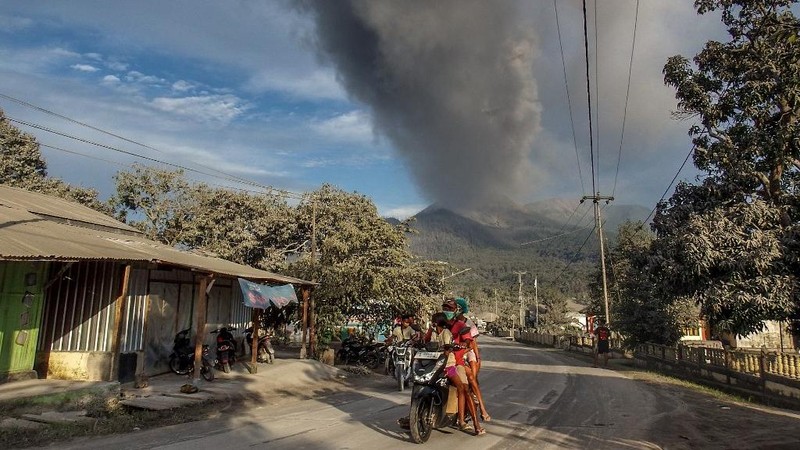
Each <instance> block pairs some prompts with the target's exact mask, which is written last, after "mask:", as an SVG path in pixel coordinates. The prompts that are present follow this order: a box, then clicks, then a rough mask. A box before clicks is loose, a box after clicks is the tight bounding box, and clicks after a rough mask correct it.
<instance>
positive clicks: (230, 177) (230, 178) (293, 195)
mask: <svg viewBox="0 0 800 450" xmlns="http://www.w3.org/2000/svg"><path fill="white" fill-rule="evenodd" d="M6 119H8V120H9V121H11V122H14V123H18V124H21V125H25V126H28V127H31V128H36V129H38V130H42V131H46V132H48V133H52V134H56V135H59V136H62V137H66V138H68V139H73V140H76V141H79V142H83V143H85V144H90V145H94V146H96V147H101V148H105V149H107V150H111V151H115V152H118V153H122V154H125V155H129V156H133V157H136V158H140V159H143V160H146V161H151V162H155V163H158V164H164V165H167V166H170V167H174V168H177V169H180V170H184V171H187V172H193V173H198V174H201V175H206V176H209V177H213V178H219V179H224V180H226V181H233V182H237V183H241V184H245V185H249V186H254V187H258V188H261V189H264V190H266V191H269V192H278V193H280V194H281V195H283V196H285V197H289V198H295V199H299V200H302V199H303V198H304V197H303V195H302V194H298V193H295V192H291V191H286V190H283V189H276V188H274V187H271V186H267V185H263V184H261V183H257V182H255V181H250V180H247V179H244V178H241V177H236V176H233V175H227V174H225V176H220V175H216V174H213V173H209V172H204V171H202V170H198V169H194V168H191V167H187V166H183V165H181V164H175V163H170V162H167V161H162V160H159V159H156V158H151V157H149V156H144V155H140V154H138V153H135V152H131V151H128V150H123V149H119V148H116V147H113V146H110V145H106V144H101V143H99V142H94V141H91V140H88V139H84V138H81V137H78V136H73V135H70V134H68V133H65V132H62V131H58V130H54V129H52V128H48V127H45V126H43V125H39V124H35V123H31V122H27V121H24V120H19V119H15V118H13V117H9V116H6ZM210 170H212V171H215V172H217V173H223V174H224V172H220V171H218V170H214V169H210Z"/></svg>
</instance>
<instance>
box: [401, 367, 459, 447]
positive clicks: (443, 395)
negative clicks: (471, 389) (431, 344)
mask: <svg viewBox="0 0 800 450" xmlns="http://www.w3.org/2000/svg"><path fill="white" fill-rule="evenodd" d="M412 364H413V370H412V382H413V384H414V387H413V390H412V393H411V413H410V415H409V429H410V431H411V439H412V440H413V441H414V442H416V443H417V444H422V443H424V442H426V441H427V440H428V438H430V436H431V432H432V431H433V430H434V429H436V428H445V427H449V426H453V425H455V424H456V423H457V422H458V419H457V416H458V392H457V390H456V388H455V386H452V385H450V383H449V382H448V380H447V376H446V375H445V365H446V364H447V356H446V355H445V354H444V353H443V352H440V351H418V352H416V354H415V355H414V359H413V363H412Z"/></svg>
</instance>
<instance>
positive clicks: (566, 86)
mask: <svg viewBox="0 0 800 450" xmlns="http://www.w3.org/2000/svg"><path fill="white" fill-rule="evenodd" d="M556 1H557V0H553V9H554V10H555V13H556V30H557V31H558V48H559V49H560V50H561V68H562V69H563V70H564V89H565V90H566V91H567V108H568V109H569V123H570V125H571V128H572V145H573V147H575V160H576V161H577V163H578V178H579V179H580V181H581V192H582V193H583V195H586V186H585V185H584V183H583V169H582V168H581V158H580V156H579V155H578V139H577V138H576V137H575V119H574V117H573V114H572V99H571V98H570V95H569V81H568V80H567V63H566V61H565V59H564V44H563V42H562V39H561V25H560V23H559V20H558V5H557V3H556Z"/></svg>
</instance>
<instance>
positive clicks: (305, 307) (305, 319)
mask: <svg viewBox="0 0 800 450" xmlns="http://www.w3.org/2000/svg"><path fill="white" fill-rule="evenodd" d="M301 292H302V296H303V336H302V337H301V338H300V359H306V356H307V354H306V331H307V330H308V297H309V288H308V286H303V287H302V289H301Z"/></svg>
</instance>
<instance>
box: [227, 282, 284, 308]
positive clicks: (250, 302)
mask: <svg viewBox="0 0 800 450" xmlns="http://www.w3.org/2000/svg"><path fill="white" fill-rule="evenodd" d="M239 286H240V287H241V288H242V299H243V301H244V304H245V305H247V306H249V307H251V308H259V309H267V308H269V307H270V306H273V305H274V306H275V307H276V308H278V309H280V308H283V307H284V306H286V305H288V304H289V303H297V293H295V291H294V286H292V285H291V284H284V285H282V286H267V285H266V284H258V283H253V282H251V281H247V280H245V279H242V278H239Z"/></svg>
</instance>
